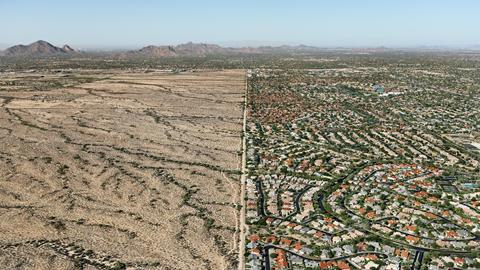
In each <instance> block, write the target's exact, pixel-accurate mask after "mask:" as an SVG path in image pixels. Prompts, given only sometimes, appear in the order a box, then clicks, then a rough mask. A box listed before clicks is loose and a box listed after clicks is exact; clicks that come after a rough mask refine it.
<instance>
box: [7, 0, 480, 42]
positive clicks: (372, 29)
mask: <svg viewBox="0 0 480 270" xmlns="http://www.w3.org/2000/svg"><path fill="white" fill-rule="evenodd" d="M39 39H43V40H47V41H50V42H52V43H54V44H56V45H62V44H65V43H68V44H72V45H74V46H79V47H92V46H98V47H129V48H130V47H136V46H138V47H140V46H144V45H150V44H177V43H181V42H187V41H194V42H212V43H221V44H224V45H225V44H226V45H233V44H238V45H245V44H248V45H258V44H273V45H277V44H280V43H285V44H297V43H302V44H307V45H316V46H353V47H358V46H421V45H444V46H445V45H447V46H464V45H474V44H480V1H478V0H396V1H393V0H330V1H327V0H310V1H309V0H303V1H302V0H295V1H294V0H290V1H283V0H255V1H253V0H238V1H233V0H218V1H217V0H190V1H189V0H184V1H179V0H170V1H160V0H156V1H153V0H151V1H150V0H136V1H134V0H129V1H126V0H61V1H56V0H30V1H28V0H0V44H18V43H23V44H28V43H31V42H33V41H36V40H39Z"/></svg>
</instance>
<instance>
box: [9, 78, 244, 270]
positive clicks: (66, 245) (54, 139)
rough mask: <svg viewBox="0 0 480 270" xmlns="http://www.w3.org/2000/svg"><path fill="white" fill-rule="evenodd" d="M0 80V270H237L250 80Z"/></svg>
mask: <svg viewBox="0 0 480 270" xmlns="http://www.w3.org/2000/svg"><path fill="white" fill-rule="evenodd" d="M0 76H1V77H0V141H1V144H0V265H2V267H6V268H7V269H45V268H47V267H49V268H50V269H78V268H80V269H109V268H110V269H113V268H115V269H122V268H125V267H132V268H138V269H231V268H234V267H235V263H236V260H237V258H238V256H237V254H236V253H237V245H238V243H237V240H238V235H237V233H236V231H237V228H236V227H237V226H238V220H237V219H238V215H239V211H238V210H237V205H238V202H239V189H240V185H239V184H240V183H239V178H240V165H241V155H240V154H241V153H240V150H241V132H242V105H241V104H242V102H243V96H244V93H245V89H244V82H245V76H244V71H215V72H213V71H197V72H183V73H179V74H173V73H169V72H160V71H159V72H153V73H141V72H120V71H101V72H98V71H88V70H78V71H75V72H73V73H68V74H66V73H62V72H60V73H51V72H36V73H4V74H1V75H0Z"/></svg>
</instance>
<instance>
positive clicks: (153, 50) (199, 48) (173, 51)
mask: <svg viewBox="0 0 480 270" xmlns="http://www.w3.org/2000/svg"><path fill="white" fill-rule="evenodd" d="M319 50H320V48H317V47H311V46H305V45H299V46H286V45H285V46H278V47H271V46H263V47H241V48H232V47H222V46H219V45H216V44H206V43H192V42H189V43H185V44H180V45H176V46H153V45H151V46H147V47H143V48H142V49H140V50H133V51H129V52H127V54H130V55H145V56H156V57H168V56H191V57H200V56H207V55H231V54H267V53H271V54H277V53H302V52H305V53H307V52H315V51H319Z"/></svg>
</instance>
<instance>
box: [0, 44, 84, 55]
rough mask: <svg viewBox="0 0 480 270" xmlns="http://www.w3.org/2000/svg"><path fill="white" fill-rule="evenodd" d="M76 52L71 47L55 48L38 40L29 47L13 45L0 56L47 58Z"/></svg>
mask: <svg viewBox="0 0 480 270" xmlns="http://www.w3.org/2000/svg"><path fill="white" fill-rule="evenodd" d="M74 52H76V51H75V50H74V49H73V48H72V47H70V46H68V45H64V46H63V47H61V48H60V47H56V46H54V45H52V44H50V43H48V42H46V41H43V40H39V41H37V42H34V43H32V44H29V45H15V46H12V47H10V48H7V49H5V50H4V51H3V52H2V53H1V54H2V55H4V56H48V55H58V54H70V53H74Z"/></svg>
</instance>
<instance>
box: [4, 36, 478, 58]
mask: <svg viewBox="0 0 480 270" xmlns="http://www.w3.org/2000/svg"><path fill="white" fill-rule="evenodd" d="M432 49H433V50H441V49H442V48H441V47H439V48H433V47H417V48H404V49H393V48H387V47H375V48H347V47H344V48H342V47H338V48H320V47H313V46H306V45H295V46H291V45H283V46H260V47H239V48H237V47H222V46H219V45H216V44H208V43H192V42H188V43H184V44H179V45H175V46H165V45H160V46H155V45H150V46H146V47H143V48H141V49H139V50H130V51H124V52H116V51H110V52H103V53H106V54H108V55H117V56H123V57H135V56H144V57H204V56H208V55H243V54H245V55H247V54H272V55H273V54H285V55H301V54H315V53H319V52H323V51H330V50H335V51H347V52H354V53H375V52H387V51H396V50H401V51H416V50H427V51H428V50H432ZM470 49H477V50H478V49H479V45H477V46H470ZM78 53H88V52H80V51H77V50H74V49H73V48H72V47H70V46H69V45H64V46H63V47H56V46H54V45H52V44H50V43H48V42H46V41H43V40H39V41H37V42H34V43H32V44H29V45H15V46H12V47H9V48H7V49H5V50H4V51H0V56H2V55H3V56H10V57H15V56H31V57H42V56H55V55H74V54H78ZM91 53H93V52H89V54H91Z"/></svg>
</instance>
